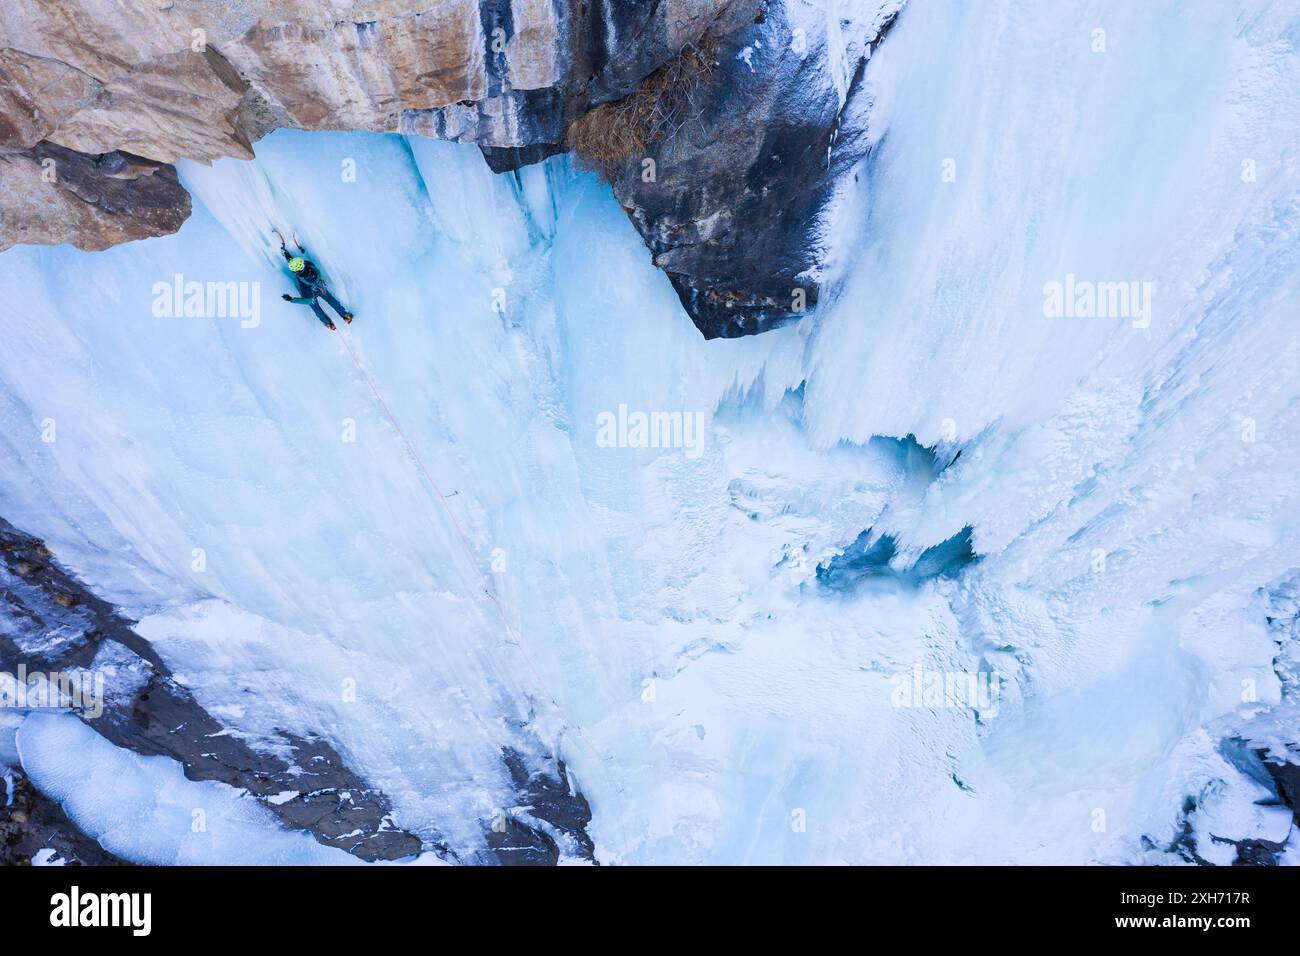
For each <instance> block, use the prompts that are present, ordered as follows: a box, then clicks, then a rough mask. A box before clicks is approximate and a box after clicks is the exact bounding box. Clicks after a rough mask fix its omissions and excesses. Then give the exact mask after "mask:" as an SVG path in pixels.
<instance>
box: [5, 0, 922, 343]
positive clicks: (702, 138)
mask: <svg viewBox="0 0 1300 956" xmlns="http://www.w3.org/2000/svg"><path fill="white" fill-rule="evenodd" d="M902 2H903V0H869V2H864V3H862V4H860V5H848V6H850V7H851V9H849V10H846V11H840V10H839V9H838V5H835V4H828V5H826V6H825V9H822V7H820V6H813V5H811V4H806V3H803V2H800V0H790V2H778V0H743V2H742V0H654V2H647V0H436V2H431V0H363V2H354V0H263V2H259V3H255V4H254V3H247V2H236V0H131V2H129V3H125V4H124V3H121V2H119V0H6V3H5V4H3V5H2V6H0V217H2V218H0V223H2V224H0V248H5V247H7V246H9V245H12V244H14V243H17V242H37V243H53V242H65V241H66V242H72V243H73V244H75V245H78V246H80V247H82V248H86V249H100V248H104V247H105V246H107V245H111V244H113V243H115V242H123V241H127V240H130V239H136V238H141V237H144V236H151V235H162V234H166V233H169V232H173V231H175V230H176V229H177V228H178V227H179V225H180V223H181V222H183V221H184V219H185V218H186V216H187V215H188V213H189V201H188V197H186V196H185V194H184V191H183V189H182V188H181V187H180V186H179V184H178V183H177V182H176V180H175V175H174V172H172V171H171V170H169V169H167V168H166V164H168V163H171V162H173V161H175V160H176V159H178V158H181V157H186V158H189V159H195V160H199V161H202V162H210V161H212V160H214V159H217V158H219V157H223V156H233V157H243V158H247V157H249V156H251V155H252V152H251V150H252V145H251V144H252V143H253V142H255V141H256V140H257V139H258V138H259V137H261V136H263V135H265V134H266V133H267V132H269V131H271V130H272V129H275V128H278V127H291V128H296V129H307V130H323V129H330V130H370V131H377V132H402V133H407V134H413V135H423V136H435V137H439V138H444V139H450V140H455V141H458V142H463V143H472V144H475V145H477V146H478V147H479V148H480V149H481V150H482V151H483V153H484V156H485V158H486V159H487V161H488V163H489V164H490V165H491V167H492V168H493V169H494V170H496V171H498V172H500V171H503V170H508V169H513V168H516V167H518V166H520V165H523V164H527V163H532V162H537V161H538V160H541V159H543V158H545V157H547V156H549V155H552V154H554V153H557V152H560V151H563V150H564V149H566V148H567V144H570V143H571V142H572V141H573V135H572V134H573V128H574V124H575V121H579V120H582V119H583V118H584V117H586V116H587V115H588V114H589V113H591V112H592V111H593V110H595V109H596V108H597V107H603V106H608V105H611V104H617V103H619V102H622V101H627V100H628V99H629V97H633V98H635V97H636V96H638V93H639V92H641V91H643V87H644V85H645V84H647V83H651V84H653V83H657V82H660V81H661V80H662V79H663V77H664V76H665V75H667V74H665V72H664V71H665V70H666V69H668V70H670V71H671V68H672V64H673V63H674V61H677V62H678V63H680V57H682V56H683V55H684V53H687V54H689V53H692V51H694V52H695V53H698V52H699V51H707V63H705V62H704V61H703V60H701V59H699V58H698V57H697V59H696V60H695V61H694V62H695V63H696V64H697V65H698V66H699V67H700V69H697V70H696V71H695V72H696V74H697V75H695V76H694V77H693V78H692V82H691V83H690V89H689V91H687V95H685V96H683V95H680V91H678V93H677V94H674V95H675V97H676V99H675V103H676V107H677V108H676V109H675V110H674V111H672V114H671V115H670V116H669V117H668V118H667V119H665V118H664V117H663V116H657V117H656V118H655V119H653V121H652V128H649V129H646V130H642V131H641V133H642V135H637V136H634V137H633V140H634V141H635V142H636V143H637V144H638V145H639V147H640V148H638V149H636V150H633V151H627V152H626V155H623V156H622V157H620V161H618V162H613V163H611V162H609V161H608V159H606V161H604V162H602V163H601V164H600V165H602V166H603V167H604V171H605V172H606V174H607V175H608V176H609V178H610V179H611V180H612V181H613V182H614V183H615V192H616V194H617V195H618V197H619V199H620V201H621V202H622V203H623V205H624V208H625V209H626V210H627V211H628V214H629V216H630V217H631V218H632V221H633V222H634V223H635V224H636V227H637V228H638V229H639V230H640V232H641V234H642V236H643V237H644V238H645V240H646V244H647V245H648V246H649V248H650V250H651V253H652V254H653V256H654V259H655V262H656V263H657V264H658V265H659V266H660V267H662V268H663V269H664V270H665V271H666V272H667V273H668V275H669V277H670V278H671V279H672V282H673V285H674V287H675V288H676V289H677V292H678V294H679V296H680V298H681V300H682V303H683V305H684V306H685V307H686V309H687V311H688V312H689V313H690V314H691V316H692V317H693V318H694V319H695V321H696V324H697V325H698V326H699V328H700V329H701V331H702V332H703V333H704V335H705V336H706V337H714V336H731V335H743V334H750V333H754V332H760V331H763V330H765V329H768V328H772V327H775V326H776V325H779V324H781V323H782V322H784V321H787V320H789V319H791V318H797V317H798V316H799V315H801V314H803V312H804V311H805V310H807V309H808V308H811V306H812V305H813V304H814V303H815V302H816V299H817V294H818V289H819V280H820V278H821V272H820V268H821V265H822V261H823V258H824V253H825V248H824V246H825V241H824V240H825V232H826V218H827V214H828V211H829V210H830V209H831V208H832V207H833V202H832V200H833V191H834V186H835V183H836V181H837V180H838V179H839V178H840V177H842V175H843V174H844V173H845V171H846V170H848V169H849V168H850V167H851V166H852V165H853V164H854V163H856V162H857V161H858V160H859V159H861V157H862V155H863V151H864V149H865V146H864V142H865V140H864V137H863V130H864V128H865V120H864V117H865V109H866V107H867V106H869V97H868V95H867V94H866V92H865V91H864V89H863V84H862V75H863V69H862V67H863V63H864V62H865V58H866V57H867V56H868V55H869V53H870V51H871V49H872V46H873V44H875V43H877V42H879V39H880V38H881V37H882V36H883V34H884V32H885V30H886V29H887V27H888V25H889V23H890V22H892V19H893V17H894V15H895V14H896V12H897V9H898V7H899V6H900V5H901V3H902ZM679 74H680V71H679ZM656 77H657V78H658V79H656ZM642 100H644V97H642ZM606 115H608V110H607V111H606ZM593 128H594V129H595V130H596V131H599V129H600V124H599V123H596V124H594V127H589V128H588V132H589V133H590V132H591V131H592V129H593ZM586 142H587V144H588V145H590V144H591V138H590V136H588V137H587V139H586ZM51 158H53V159H55V160H56V162H55V164H54V166H53V167H50V166H49V164H48V163H44V161H45V160H48V159H51ZM647 160H653V162H654V167H655V168H654V172H653V175H650V176H647V171H646V166H645V163H646V161H647ZM160 164H161V165H160ZM51 168H53V169H54V170H55V173H56V177H55V178H54V179H53V180H50V179H49V170H50V169H51ZM128 172H129V174H128ZM42 173H44V174H45V178H42V177H41V175H40V174H42Z"/></svg>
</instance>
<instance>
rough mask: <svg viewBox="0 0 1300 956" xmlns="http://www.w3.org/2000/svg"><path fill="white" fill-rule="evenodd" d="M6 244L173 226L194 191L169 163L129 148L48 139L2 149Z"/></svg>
mask: <svg viewBox="0 0 1300 956" xmlns="http://www.w3.org/2000/svg"><path fill="white" fill-rule="evenodd" d="M0 197H4V201H3V204H0V247H8V246H12V245H15V244H17V243H20V242H29V243H39V244H42V245H54V244H57V243H60V242H70V243H72V244H73V245H75V246H77V247H78V248H81V249H107V248H108V247H109V246H114V245H117V244H118V243H119V242H129V241H130V240H132V239H143V238H146V237H148V236H160V235H166V234H167V233H171V232H175V231H176V230H177V229H179V228H180V227H181V224H182V223H184V222H185V220H186V219H188V218H189V215H190V196H189V193H187V192H186V191H185V188H184V187H183V186H182V185H181V184H180V181H179V180H178V179H177V178H176V170H175V169H174V168H173V167H171V166H168V165H164V164H162V163H156V162H154V161H152V160H148V159H141V158H140V157H138V156H132V155H131V154H130V153H123V152H117V151H115V152H111V153H104V154H102V155H99V156H87V155H86V154H84V153H78V152H76V151H75V150H70V149H64V148H63V147H62V146H55V145H54V144H53V143H49V142H45V141H42V142H40V143H37V144H36V145H35V146H34V147H32V148H31V149H26V150H23V151H22V152H17V153H0Z"/></svg>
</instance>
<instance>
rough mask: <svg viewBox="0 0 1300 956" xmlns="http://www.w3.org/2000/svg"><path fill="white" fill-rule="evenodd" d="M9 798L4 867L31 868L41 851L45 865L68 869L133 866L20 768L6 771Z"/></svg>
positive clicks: (2, 825) (3, 808) (0, 846)
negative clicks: (47, 854)
mask: <svg viewBox="0 0 1300 956" xmlns="http://www.w3.org/2000/svg"><path fill="white" fill-rule="evenodd" d="M5 777H6V779H5V784H6V799H5V801H4V802H3V803H0V866H30V865H31V863H32V858H33V857H34V856H36V855H37V854H38V853H40V851H41V850H53V851H54V855H53V857H52V858H50V859H47V860H43V861H41V862H44V863H51V864H53V863H58V864H62V865H64V866H131V864H130V863H129V862H127V861H126V860H123V859H120V858H119V857H116V856H114V855H113V854H112V853H109V852H108V851H107V850H105V849H104V848H103V847H102V846H100V845H99V844H98V843H97V842H95V840H93V839H92V838H90V837H88V836H86V834H84V833H82V832H81V831H80V830H79V829H77V825H76V824H75V823H73V822H72V821H71V820H69V819H68V816H67V814H66V813H64V812H63V808H62V807H61V806H59V805H58V804H57V803H55V802H54V801H53V800H51V799H49V798H48V797H46V796H45V795H44V794H42V793H41V792H40V791H39V790H37V789H36V788H35V787H34V786H32V782H31V780H29V779H28V778H27V776H26V775H25V774H24V773H23V772H22V771H21V770H18V769H17V768H13V767H8V768H5Z"/></svg>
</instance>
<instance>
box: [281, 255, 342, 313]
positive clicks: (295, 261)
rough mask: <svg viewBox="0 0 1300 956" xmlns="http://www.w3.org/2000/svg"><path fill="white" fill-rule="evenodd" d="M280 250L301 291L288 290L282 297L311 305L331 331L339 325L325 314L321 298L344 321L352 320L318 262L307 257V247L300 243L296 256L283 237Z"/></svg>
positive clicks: (288, 300)
mask: <svg viewBox="0 0 1300 956" xmlns="http://www.w3.org/2000/svg"><path fill="white" fill-rule="evenodd" d="M295 244H296V243H295ZM280 252H281V253H282V254H283V255H284V258H285V260H286V261H287V262H288V263H289V271H290V272H292V273H293V278H294V280H295V281H296V282H297V283H298V291H299V293H301V294H300V295H297V296H292V295H289V294H288V293H287V292H286V293H285V294H284V295H282V296H280V298H282V299H284V301H285V302H292V303H294V304H295V305H310V306H311V310H312V311H313V312H315V313H316V318H318V319H320V321H321V324H322V325H324V326H325V328H327V329H329V330H330V331H331V332H333V331H334V330H335V329H337V328H338V326H337V325H335V324H334V322H333V321H332V320H331V319H330V317H329V316H328V315H326V314H325V310H324V309H322V308H321V306H320V302H319V301H318V300H319V299H324V300H325V302H326V303H327V304H328V305H329V307H330V308H331V309H333V310H334V311H335V312H337V313H338V314H339V318H341V319H342V320H343V321H344V322H351V321H352V313H351V312H349V311H348V310H347V309H345V308H344V307H343V303H342V302H340V301H339V300H338V299H336V298H335V297H334V293H333V292H331V291H330V290H329V289H328V288H327V287H326V285H325V279H324V278H323V277H322V276H321V274H320V270H319V269H317V268H316V263H314V262H312V261H311V260H310V259H308V258H307V250H306V249H304V248H303V247H302V246H301V245H299V246H298V253H299V254H298V255H296V256H295V255H293V254H292V253H290V252H289V250H288V249H286V248H285V245H284V240H283V239H281V240H280Z"/></svg>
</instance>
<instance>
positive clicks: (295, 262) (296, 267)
mask: <svg viewBox="0 0 1300 956" xmlns="http://www.w3.org/2000/svg"><path fill="white" fill-rule="evenodd" d="M306 266H307V260H306V259H304V258H303V257H302V256H294V257H293V258H292V259H290V260H289V271H290V272H302V270H303V269H304V268H306Z"/></svg>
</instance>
